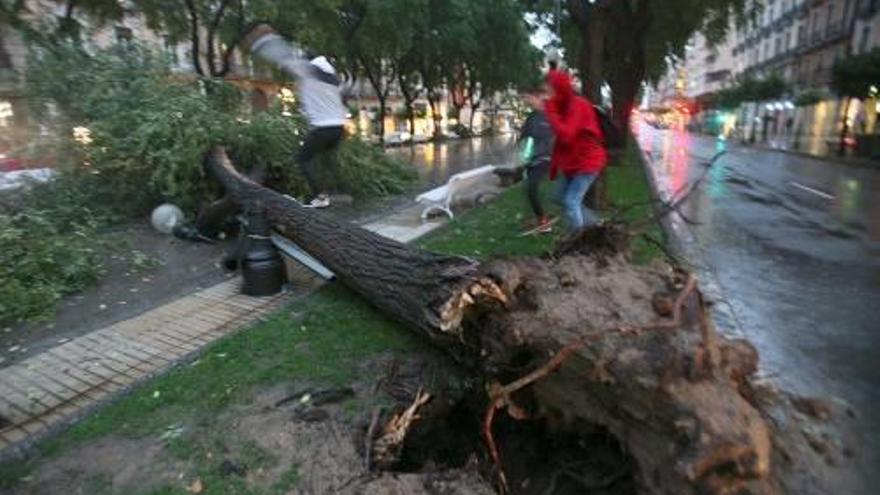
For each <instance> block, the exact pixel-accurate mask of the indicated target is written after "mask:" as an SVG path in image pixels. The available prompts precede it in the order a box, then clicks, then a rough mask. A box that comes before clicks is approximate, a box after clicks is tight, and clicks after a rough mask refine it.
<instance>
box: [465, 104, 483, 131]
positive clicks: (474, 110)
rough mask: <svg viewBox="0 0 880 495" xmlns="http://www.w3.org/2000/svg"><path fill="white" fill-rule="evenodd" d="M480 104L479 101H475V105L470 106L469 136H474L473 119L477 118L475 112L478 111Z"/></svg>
mask: <svg viewBox="0 0 880 495" xmlns="http://www.w3.org/2000/svg"><path fill="white" fill-rule="evenodd" d="M481 103H482V102H481V101H477V102H476V103H472V104H471V114H470V116H469V118H468V129H470V130H471V134H475V133H474V117H476V116H477V110H479V109H480V104H481Z"/></svg>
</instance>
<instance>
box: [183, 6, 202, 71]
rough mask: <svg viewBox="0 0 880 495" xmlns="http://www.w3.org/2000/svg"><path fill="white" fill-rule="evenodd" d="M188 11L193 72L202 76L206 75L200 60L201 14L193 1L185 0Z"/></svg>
mask: <svg viewBox="0 0 880 495" xmlns="http://www.w3.org/2000/svg"><path fill="white" fill-rule="evenodd" d="M185 3H186V10H187V12H188V14H189V37H190V38H189V40H190V50H191V51H192V64H193V70H195V71H196V74H198V75H200V76H204V75H205V71H204V70H202V62H201V60H200V54H201V46H200V45H201V43H200V42H199V26H200V25H199V14H198V11H197V10H196V6H195V3H194V1H193V0H185Z"/></svg>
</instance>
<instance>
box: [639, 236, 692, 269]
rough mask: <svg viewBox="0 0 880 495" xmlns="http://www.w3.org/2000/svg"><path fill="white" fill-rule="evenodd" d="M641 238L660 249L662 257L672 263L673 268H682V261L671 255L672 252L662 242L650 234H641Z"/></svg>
mask: <svg viewBox="0 0 880 495" xmlns="http://www.w3.org/2000/svg"><path fill="white" fill-rule="evenodd" d="M642 238H643V239H645V240H646V241H648V242H649V243H651V244H653V245H654V246H656V247H657V248H658V249H660V251H662V252H663V255H664V256H666V259H667V260H669V262H670V263H672V265H673V266H676V267H682V266H684V265H685V262H684V259H682V258H681V257H680V256H678V255H677V254H675V253H673V252H672V250H670V249H669V246H667V245H666V243H664V242H663V241H661V240H659V239H657V238H656V237H654V236H652V235H651V234H642Z"/></svg>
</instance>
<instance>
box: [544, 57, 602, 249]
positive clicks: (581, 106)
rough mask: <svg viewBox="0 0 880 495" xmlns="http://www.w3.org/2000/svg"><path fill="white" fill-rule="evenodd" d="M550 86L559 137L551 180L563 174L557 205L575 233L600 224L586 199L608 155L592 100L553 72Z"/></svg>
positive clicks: (548, 108) (549, 108)
mask: <svg viewBox="0 0 880 495" xmlns="http://www.w3.org/2000/svg"><path fill="white" fill-rule="evenodd" d="M547 83H548V84H549V86H550V88H551V90H552V92H553V94H552V96H551V97H550V99H548V100H547V103H546V104H545V109H544V110H545V114H546V115H547V121H548V122H550V127H552V128H553V133H554V134H555V136H556V140H555V142H554V145H553V154H552V156H551V157H550V180H556V178H557V176H560V175H561V182H560V184H559V187H558V190H557V191H558V192H557V202H559V203H560V205H561V206H562V212H563V215H564V216H565V219H566V221H567V222H568V228H569V229H570V231H572V232H575V231H578V230H580V229H582V228H584V227H586V226H587V225H590V224H593V223H595V222H596V221H597V220H596V217H595V215H594V214H593V212H591V211H590V210H588V209H587V208H585V207H584V204H583V203H584V196H585V195H586V194H587V191H588V190H589V189H590V186H591V185H592V184H593V182H594V181H595V180H596V177H598V176H599V173H600V172H602V169H603V168H605V164H606V163H607V162H608V152H607V151H606V149H605V137H604V136H603V134H602V127H601V125H600V123H599V117H598V116H597V115H596V110H595V108H593V105H592V103H590V102H589V100H587V99H586V98H583V97H581V96H577V95H576V94H575V92H574V87H573V86H572V82H571V77H569V75H568V74H566V73H565V72H563V71H561V70H555V69H552V70H550V72H548V73H547Z"/></svg>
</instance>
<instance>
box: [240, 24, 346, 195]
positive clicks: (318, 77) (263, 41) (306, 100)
mask: <svg viewBox="0 0 880 495" xmlns="http://www.w3.org/2000/svg"><path fill="white" fill-rule="evenodd" d="M244 44H245V46H248V47H250V51H251V53H252V54H253V55H254V56H255V57H257V58H259V59H262V60H264V61H266V62H269V63H272V64H274V65H276V66H277V67H278V68H280V69H281V70H282V71H284V72H286V73H287V74H290V75H291V76H293V77H295V78H296V80H297V92H298V93H299V102H300V107H301V108H302V111H303V113H304V114H305V116H306V120H307V121H308V123H309V127H310V129H309V133H308V134H307V135H306V137H305V140H304V141H303V144H302V146H301V147H300V150H299V154H298V155H297V158H296V161H297V163H299V167H300V170H302V174H303V177H304V178H305V180H306V184H307V185H308V187H309V191H310V193H311V198H310V200H309V201H306V202H305V203H304V204H305V205H306V206H310V207H312V208H326V207H328V206H330V197H329V196H328V195H327V194H326V193H325V192H324V191H323V190H322V189H321V187H320V186H319V184H318V181H317V179H316V177H315V170H314V161H315V160H314V159H315V157H316V156H318V155H319V154H320V153H325V152H329V151H333V150H335V149H336V148H337V147H338V146H339V143H340V142H341V141H342V136H343V124H345V119H346V116H347V115H348V109H347V108H346V107H345V104H343V102H342V83H341V81H340V79H339V77H338V76H337V75H336V70H335V69H334V68H333V66H332V65H331V64H330V62H329V61H328V60H327V59H326V58H325V57H316V58H313V59H311V60H308V59H306V58H304V57H302V56H300V55H299V50H297V49H296V46H295V45H294V44H293V43H290V42H288V41H287V40H285V39H284V38H282V37H281V36H279V35H278V34H277V33H276V32H275V30H274V29H272V27H271V26H269V25H267V24H260V25H258V26H256V27H255V28H254V29H252V30H251V32H250V33H249V34H248V36H247V37H246V38H245V42H244Z"/></svg>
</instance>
